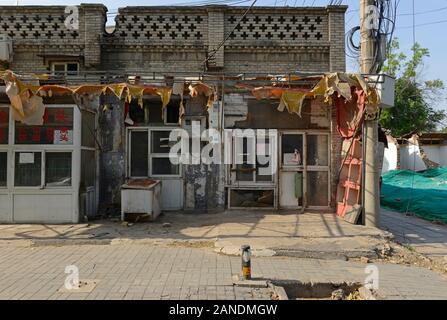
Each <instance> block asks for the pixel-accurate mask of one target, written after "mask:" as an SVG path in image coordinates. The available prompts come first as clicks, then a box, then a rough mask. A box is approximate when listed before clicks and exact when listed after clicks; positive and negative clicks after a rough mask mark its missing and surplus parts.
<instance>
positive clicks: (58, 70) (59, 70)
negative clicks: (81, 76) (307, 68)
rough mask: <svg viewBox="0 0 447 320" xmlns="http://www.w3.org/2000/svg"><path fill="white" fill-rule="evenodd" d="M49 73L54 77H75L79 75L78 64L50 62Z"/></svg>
mask: <svg viewBox="0 0 447 320" xmlns="http://www.w3.org/2000/svg"><path fill="white" fill-rule="evenodd" d="M51 71H52V73H53V74H55V75H64V76H67V75H77V74H78V73H79V63H78V62H52V63H51Z"/></svg>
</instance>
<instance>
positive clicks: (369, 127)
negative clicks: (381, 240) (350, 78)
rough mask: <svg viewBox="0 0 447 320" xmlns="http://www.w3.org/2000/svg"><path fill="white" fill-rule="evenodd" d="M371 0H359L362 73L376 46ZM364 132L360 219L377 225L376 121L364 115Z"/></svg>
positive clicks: (367, 70)
mask: <svg viewBox="0 0 447 320" xmlns="http://www.w3.org/2000/svg"><path fill="white" fill-rule="evenodd" d="M373 6H374V0H360V34H361V69H362V73H363V74H366V75H368V74H374V73H376V72H377V70H373V68H374V61H375V58H376V55H375V52H376V45H378V44H377V43H376V41H375V39H374V30H373V29H372V27H373V26H374V24H375V23H374V20H373V19H378V17H376V16H374V15H375V14H377V10H372V8H373ZM364 129H365V134H364V141H363V143H365V144H366V147H365V150H366V151H365V157H364V159H363V165H364V166H365V170H364V172H365V177H364V180H363V181H364V186H363V187H364V203H363V209H364V221H365V225H366V226H371V227H377V226H378V225H379V216H380V190H379V166H378V164H379V163H378V162H379V159H378V152H377V149H378V148H377V146H378V140H379V139H378V120H377V119H376V118H374V119H368V115H366V116H365V124H364Z"/></svg>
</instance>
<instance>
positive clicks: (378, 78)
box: [368, 74, 396, 109]
mask: <svg viewBox="0 0 447 320" xmlns="http://www.w3.org/2000/svg"><path fill="white" fill-rule="evenodd" d="M368 83H369V85H370V86H372V87H375V88H376V89H377V91H378V93H379V97H380V107H381V108H383V109H389V108H393V107H394V97H395V85H396V79H394V78H393V77H390V76H389V75H387V74H378V75H373V76H368Z"/></svg>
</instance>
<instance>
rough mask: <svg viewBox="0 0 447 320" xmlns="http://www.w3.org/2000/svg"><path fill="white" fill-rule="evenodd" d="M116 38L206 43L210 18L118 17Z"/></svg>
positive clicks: (188, 15)
mask: <svg viewBox="0 0 447 320" xmlns="http://www.w3.org/2000/svg"><path fill="white" fill-rule="evenodd" d="M116 23H117V25H116V30H115V32H114V37H115V38H118V39H125V40H130V41H148V40H149V41H151V42H162V41H182V42H185V41H186V42H196V41H200V42H203V41H206V40H207V38H208V35H207V33H208V29H207V23H208V16H206V15H203V14H177V13H172V14H155V13H154V14H145V15H123V14H120V15H118V16H117V17H116Z"/></svg>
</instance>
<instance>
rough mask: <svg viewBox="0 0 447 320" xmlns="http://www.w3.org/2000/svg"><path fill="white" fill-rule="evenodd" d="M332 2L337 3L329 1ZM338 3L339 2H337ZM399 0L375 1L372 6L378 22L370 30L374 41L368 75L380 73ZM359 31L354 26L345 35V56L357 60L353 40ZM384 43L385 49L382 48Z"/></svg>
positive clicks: (393, 26)
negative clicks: (372, 58)
mask: <svg viewBox="0 0 447 320" xmlns="http://www.w3.org/2000/svg"><path fill="white" fill-rule="evenodd" d="M332 2H334V3H335V2H337V1H336V0H335V1H331V3H332ZM338 2H340V1H338ZM399 2H400V0H376V1H374V5H375V6H376V8H377V11H376V12H377V14H378V21H377V23H376V27H377V28H375V29H372V30H371V32H372V33H373V38H374V41H375V52H374V63H373V65H372V67H371V70H369V73H370V74H375V73H380V71H381V70H382V67H383V63H384V61H385V58H386V56H387V54H388V50H389V48H390V45H391V41H392V39H393V34H394V30H395V28H396V16H397V7H398V5H399ZM359 31H360V26H355V27H353V28H352V29H350V30H349V31H348V32H347V33H346V43H347V49H346V50H347V52H346V54H347V55H348V56H349V57H351V58H355V59H357V58H358V57H359V54H360V44H359V43H358V40H357V41H356V40H355V38H354V37H355V34H356V33H357V32H359ZM383 41H385V43H386V46H385V48H384V47H383V46H382V44H383Z"/></svg>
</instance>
